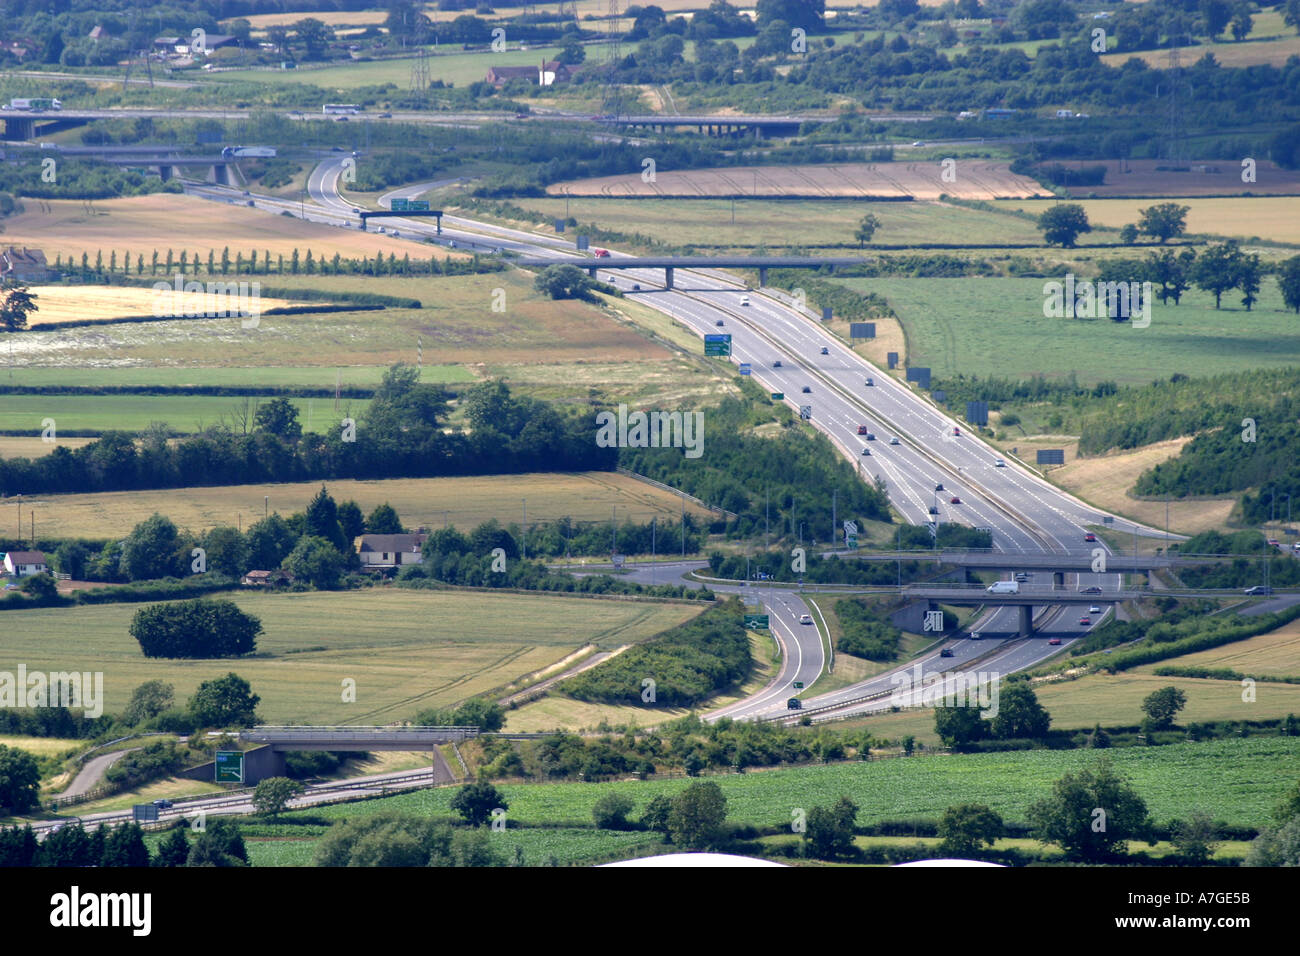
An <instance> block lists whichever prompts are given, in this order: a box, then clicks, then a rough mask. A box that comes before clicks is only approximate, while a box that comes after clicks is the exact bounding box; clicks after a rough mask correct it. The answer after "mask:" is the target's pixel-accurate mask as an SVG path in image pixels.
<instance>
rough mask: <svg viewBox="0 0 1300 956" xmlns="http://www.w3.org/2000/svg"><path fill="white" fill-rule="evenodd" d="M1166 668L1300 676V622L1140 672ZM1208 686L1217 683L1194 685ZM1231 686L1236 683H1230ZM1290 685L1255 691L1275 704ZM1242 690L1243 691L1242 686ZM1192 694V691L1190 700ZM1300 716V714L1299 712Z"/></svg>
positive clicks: (1264, 685)
mask: <svg viewBox="0 0 1300 956" xmlns="http://www.w3.org/2000/svg"><path fill="white" fill-rule="evenodd" d="M1166 664H1172V665H1176V666H1178V667H1213V668H1221V667H1226V668H1229V669H1231V670H1234V671H1240V672H1241V673H1243V674H1250V675H1254V676H1269V677H1296V676H1300V622H1297V621H1292V622H1291V623H1290V624H1285V625H1283V626H1282V627H1280V628H1278V629H1277V630H1276V631H1272V632H1270V633H1268V634H1261V635H1259V636H1258V637H1252V638H1250V639H1249V640H1245V641H1237V642H1236V643H1233V644H1228V645H1225V646H1224V647H1216V648H1213V649H1212V650H1208V651H1197V652H1196V653H1195V654H1184V655H1183V656H1182V657H1179V658H1178V659H1177V660H1173V661H1161V662H1160V663H1159V664H1148V665H1146V666H1144V667H1139V668H1137V669H1136V671H1137V673H1148V674H1149V673H1151V672H1152V671H1153V670H1155V669H1156V668H1157V667H1161V666H1163V665H1166ZM1157 679H1158V680H1165V681H1172V680H1173V678H1168V677H1161V678H1157ZM1204 683H1216V682H1214V681H1201V680H1197V681H1193V684H1194V685H1196V686H1199V685H1201V684H1204ZM1228 683H1229V684H1231V683H1232V682H1231V681H1229V682H1228ZM1234 686H1237V685H1234ZM1291 686H1292V685H1290V684H1269V683H1262V684H1257V685H1256V687H1255V691H1256V694H1257V695H1258V697H1259V702H1265V703H1266V702H1267V701H1268V700H1271V699H1272V698H1273V697H1274V696H1275V695H1276V694H1277V693H1278V692H1279V691H1281V692H1283V693H1285V691H1286V690H1287V689H1288V688H1289V687H1291ZM1238 690H1240V687H1239V686H1238ZM1190 694H1191V692H1190V691H1188V695H1189V696H1190ZM1242 706H1243V708H1244V707H1247V706H1249V707H1254V706H1258V704H1251V705H1242ZM1296 712H1297V713H1300V711H1296Z"/></svg>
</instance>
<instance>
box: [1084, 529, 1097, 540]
mask: <svg viewBox="0 0 1300 956" xmlns="http://www.w3.org/2000/svg"><path fill="white" fill-rule="evenodd" d="M1083 540H1084V541H1096V540H1097V536H1096V535H1095V534H1093V533H1092V532H1091V531H1089V532H1088V533H1087V534H1085V535H1084V536H1083Z"/></svg>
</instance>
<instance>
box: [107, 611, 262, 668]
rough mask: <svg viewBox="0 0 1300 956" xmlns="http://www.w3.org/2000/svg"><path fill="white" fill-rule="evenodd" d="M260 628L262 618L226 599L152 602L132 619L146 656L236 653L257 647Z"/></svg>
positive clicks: (198, 655) (249, 650) (132, 626)
mask: <svg viewBox="0 0 1300 956" xmlns="http://www.w3.org/2000/svg"><path fill="white" fill-rule="evenodd" d="M261 632H262V622H261V621H259V620H258V619H257V618H255V617H253V616H252V615H251V614H245V613H244V612H243V611H241V610H240V609H239V607H238V606H237V605H236V604H235V603H234V602H233V601H226V600H216V601H212V600H204V599H195V600H189V601H177V602H174V603H170V604H152V605H150V606H149V607H144V608H141V609H140V610H138V611H136V612H135V617H133V618H132V619H131V636H132V637H134V638H135V639H136V640H137V641H138V642H139V643H140V649H141V650H142V651H143V652H144V655H145V657H171V658H211V657H238V656H240V655H242V654H251V653H252V652H253V651H254V650H255V649H256V647H257V635H258V634H260V633H261Z"/></svg>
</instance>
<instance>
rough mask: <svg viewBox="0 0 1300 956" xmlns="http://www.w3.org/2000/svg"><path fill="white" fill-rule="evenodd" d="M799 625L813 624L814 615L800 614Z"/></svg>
mask: <svg viewBox="0 0 1300 956" xmlns="http://www.w3.org/2000/svg"><path fill="white" fill-rule="evenodd" d="M799 623H800V624H811V623H812V615H811V614H800V615H799Z"/></svg>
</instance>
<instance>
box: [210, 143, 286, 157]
mask: <svg viewBox="0 0 1300 956" xmlns="http://www.w3.org/2000/svg"><path fill="white" fill-rule="evenodd" d="M273 156H275V147H274V146H225V147H223V148H222V150H221V157H222V158H223V159H231V158H232V157H233V158H234V159H252V158H255V157H261V158H264V159H270V158H271V157H273Z"/></svg>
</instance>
